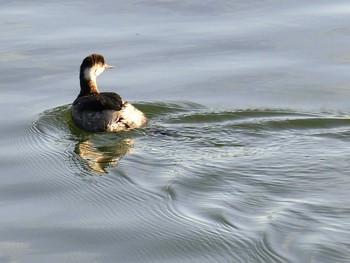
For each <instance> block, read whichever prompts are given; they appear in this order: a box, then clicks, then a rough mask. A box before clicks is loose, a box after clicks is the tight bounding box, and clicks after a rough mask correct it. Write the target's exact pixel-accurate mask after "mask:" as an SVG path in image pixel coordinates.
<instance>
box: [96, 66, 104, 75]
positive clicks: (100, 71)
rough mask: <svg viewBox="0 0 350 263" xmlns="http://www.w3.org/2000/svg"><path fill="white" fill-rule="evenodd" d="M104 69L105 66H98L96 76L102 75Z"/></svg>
mask: <svg viewBox="0 0 350 263" xmlns="http://www.w3.org/2000/svg"><path fill="white" fill-rule="evenodd" d="M104 70H105V68H104V67H97V69H96V71H95V76H96V77H97V76H98V75H100V74H101V73H102V72H103V71H104Z"/></svg>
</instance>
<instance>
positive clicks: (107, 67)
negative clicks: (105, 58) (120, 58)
mask: <svg viewBox="0 0 350 263" xmlns="http://www.w3.org/2000/svg"><path fill="white" fill-rule="evenodd" d="M110 68H114V66H110V65H107V64H105V69H110Z"/></svg>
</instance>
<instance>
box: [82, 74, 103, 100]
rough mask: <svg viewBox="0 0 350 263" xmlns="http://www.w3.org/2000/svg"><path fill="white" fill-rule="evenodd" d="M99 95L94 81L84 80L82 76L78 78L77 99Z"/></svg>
mask: <svg viewBox="0 0 350 263" xmlns="http://www.w3.org/2000/svg"><path fill="white" fill-rule="evenodd" d="M98 93H100V92H99V90H98V88H97V85H96V81H95V80H92V79H90V80H86V79H85V78H84V76H80V93H79V95H78V97H82V96H86V95H90V94H98Z"/></svg>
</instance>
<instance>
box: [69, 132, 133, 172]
mask: <svg viewBox="0 0 350 263" xmlns="http://www.w3.org/2000/svg"><path fill="white" fill-rule="evenodd" d="M132 144H133V139H130V138H123V139H119V140H113V141H112V140H110V139H109V140H107V141H106V140H101V139H96V138H95V139H87V140H83V141H80V142H78V143H77V145H76V146H75V150H74V152H75V153H76V154H78V155H79V156H80V157H81V159H82V160H83V161H84V162H86V164H87V165H88V166H89V167H90V168H91V169H92V170H94V171H95V172H98V173H107V171H106V168H108V167H113V166H117V165H118V162H119V161H120V159H121V158H122V157H123V156H124V155H125V154H127V153H128V152H130V150H131V149H132Z"/></svg>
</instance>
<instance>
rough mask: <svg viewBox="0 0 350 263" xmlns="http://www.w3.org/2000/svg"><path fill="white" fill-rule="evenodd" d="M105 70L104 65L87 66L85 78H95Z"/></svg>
mask: <svg viewBox="0 0 350 263" xmlns="http://www.w3.org/2000/svg"><path fill="white" fill-rule="evenodd" d="M104 70H105V68H104V67H100V66H94V67H92V68H86V69H85V70H84V78H85V79H86V80H94V79H96V77H97V76H98V75H100V74H101V73H102V72H103V71H104Z"/></svg>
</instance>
